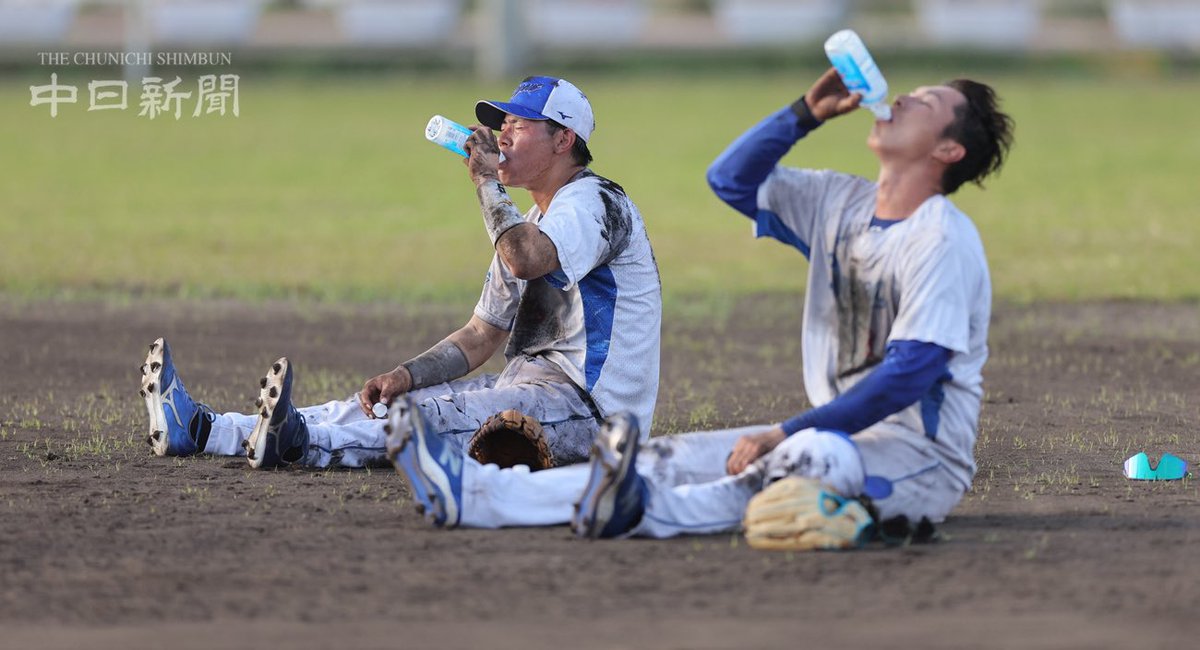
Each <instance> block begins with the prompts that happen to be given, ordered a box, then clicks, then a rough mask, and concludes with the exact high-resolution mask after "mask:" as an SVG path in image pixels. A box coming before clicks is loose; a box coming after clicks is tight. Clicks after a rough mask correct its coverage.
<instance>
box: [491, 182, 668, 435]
mask: <svg viewBox="0 0 1200 650" xmlns="http://www.w3.org/2000/svg"><path fill="white" fill-rule="evenodd" d="M525 219H526V220H527V221H530V222H532V223H535V224H537V225H538V227H539V228H540V229H541V230H542V232H543V233H545V234H546V236H548V237H549V238H550V240H551V241H552V242H554V246H555V248H556V249H557V251H558V261H559V265H560V268H559V270H557V271H554V272H553V273H550V274H548V275H546V276H543V277H541V278H537V279H535V280H529V281H525V280H521V279H519V278H517V277H515V276H514V275H513V274H512V273H510V272H509V270H508V269H507V268H506V267H505V266H504V264H503V263H502V262H501V261H500V259H499V257H498V256H495V257H493V259H492V264H491V268H490V270H489V271H488V277H487V280H486V281H485V283H484V288H483V293H482V295H481V296H480V299H479V303H478V304H477V305H476V307H475V315H476V316H478V317H479V318H480V319H482V320H484V321H486V322H487V323H489V324H491V325H494V326H496V327H499V328H501V329H505V330H509V331H510V332H511V334H510V336H509V341H508V347H507V348H506V350H505V356H506V357H507V358H509V359H512V358H513V357H514V356H517V355H530V356H540V357H543V358H545V359H548V360H550V361H552V362H554V363H555V364H556V365H558V366H559V367H560V368H561V369H562V370H563V372H564V373H566V375H567V376H568V377H570V378H571V380H572V381H573V382H575V384H576V385H577V386H579V387H580V388H583V389H585V390H586V391H587V392H588V393H589V394H590V395H591V397H592V399H593V401H594V402H595V403H596V406H597V407H598V408H599V410H600V411H601V415H603V416H608V415H611V414H612V413H615V412H617V411H625V410H627V411H632V412H633V413H634V415H636V416H637V418H638V420H639V421H640V423H641V431H642V435H643V436H648V435H649V432H650V429H651V424H652V418H653V415H654V405H655V401H656V398H657V395H658V370H659V339H660V328H661V322H662V288H661V284H660V281H659V274H658V266H657V264H656V262H655V260H654V252H653V250H652V249H651V247H650V240H649V238H648V237H647V236H646V228H645V224H644V223H643V222H642V216H641V214H640V213H639V212H638V209H637V207H636V206H635V205H634V204H633V202H632V201H631V200H630V199H629V197H628V196H627V195H626V194H625V190H624V189H622V188H621V186H620V185H617V184H616V183H614V182H612V181H610V180H608V179H606V178H603V177H601V176H597V175H596V174H594V173H592V172H591V171H589V170H584V171H583V172H580V173H579V174H578V175H577V176H576V177H575V178H574V179H572V180H571V182H569V183H567V184H566V185H564V186H563V187H562V188H561V189H559V191H558V192H557V193H556V194H555V195H554V198H553V199H552V200H551V202H550V208H549V210H548V211H547V212H546V214H542V213H541V211H540V210H539V209H538V207H537V206H536V205H535V206H533V207H532V208H530V210H529V211H528V212H527V213H526V214H525Z"/></svg>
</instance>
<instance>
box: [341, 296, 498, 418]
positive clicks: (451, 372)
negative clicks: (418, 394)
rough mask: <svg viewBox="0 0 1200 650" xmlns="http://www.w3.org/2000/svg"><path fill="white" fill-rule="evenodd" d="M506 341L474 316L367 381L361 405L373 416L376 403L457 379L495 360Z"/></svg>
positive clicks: (386, 401) (360, 397)
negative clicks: (418, 353)
mask: <svg viewBox="0 0 1200 650" xmlns="http://www.w3.org/2000/svg"><path fill="white" fill-rule="evenodd" d="M507 338H508V332H506V331H505V330H502V329H500V328H498V327H495V326H493V325H489V324H488V323H486V322H484V321H483V320H480V319H479V317H477V316H471V320H469V321H468V322H467V324H466V325H464V326H462V327H461V328H459V329H458V330H456V331H454V332H453V333H451V334H450V335H449V336H447V337H446V338H444V339H442V340H441V341H440V342H439V343H438V344H437V345H434V346H433V347H432V348H429V349H428V350H426V351H425V352H424V353H422V354H420V355H418V356H416V357H414V358H412V359H410V360H408V361H405V362H404V363H402V364H400V365H399V366H396V368H395V369H394V370H391V371H390V372H385V373H383V374H382V375H379V376H377V377H372V378H371V379H368V380H367V382H366V383H365V384H363V389H362V391H360V392H359V393H358V403H359V406H360V407H361V408H362V410H363V413H365V414H366V415H367V417H374V416H373V415H372V413H371V406H372V405H373V404H375V403H376V402H382V403H383V404H390V403H391V402H392V400H393V399H395V398H396V397H397V396H399V395H403V394H404V393H407V392H408V391H410V390H413V389H416V388H424V387H426V386H433V385H435V384H440V383H443V382H447V381H450V380H452V379H458V378H459V377H462V376H464V375H466V374H467V373H469V372H471V371H473V370H475V369H476V368H478V367H479V366H482V365H483V364H484V363H485V362H487V360H488V359H490V358H492V355H494V354H495V353H496V351H497V350H499V349H500V346H501V345H503V344H504V341H505V339H507Z"/></svg>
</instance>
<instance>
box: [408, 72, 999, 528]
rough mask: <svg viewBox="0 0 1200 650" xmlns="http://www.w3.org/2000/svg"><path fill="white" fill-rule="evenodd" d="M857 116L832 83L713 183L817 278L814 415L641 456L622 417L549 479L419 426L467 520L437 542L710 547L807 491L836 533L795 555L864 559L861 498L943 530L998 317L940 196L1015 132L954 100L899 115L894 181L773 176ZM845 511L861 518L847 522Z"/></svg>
mask: <svg viewBox="0 0 1200 650" xmlns="http://www.w3.org/2000/svg"><path fill="white" fill-rule="evenodd" d="M860 99H861V98H860V97H859V96H858V95H852V94H850V93H849V92H848V91H847V90H846V88H845V86H844V85H843V84H842V82H841V80H840V79H839V78H838V77H837V75H836V73H835V72H834V71H833V70H832V69H830V70H829V71H828V72H827V73H826V74H824V75H823V76H822V77H821V78H820V79H819V80H818V81H817V82H816V83H815V84H814V85H813V86H812V88H810V89H809V91H808V92H807V93H806V95H805V96H804V97H802V98H801V99H799V100H798V101H797V102H796V103H795V104H793V105H792V106H789V107H786V108H784V109H782V110H780V111H778V112H776V113H775V114H773V115H771V116H770V117H768V118H766V119H765V120H763V121H762V122H761V123H759V124H758V125H757V126H755V127H753V128H752V129H750V130H749V131H748V132H746V133H745V134H744V135H743V136H742V137H741V138H739V139H738V140H736V141H735V142H734V143H733V144H732V145H730V147H729V148H728V149H727V150H726V151H725V152H724V153H723V154H721V156H720V157H718V158H717V160H716V161H715V162H714V163H713V164H712V166H711V167H710V169H709V182H710V184H711V185H712V187H713V189H714V190H715V191H716V193H717V195H718V196H720V197H721V198H722V199H723V200H724V201H726V202H727V203H729V204H730V205H731V206H733V207H734V208H735V209H737V211H739V212H741V213H742V214H744V215H746V216H748V217H750V218H751V219H753V220H754V222H755V225H756V233H757V235H758V236H760V237H763V236H769V237H773V238H775V239H777V240H779V241H781V242H783V243H785V244H788V245H791V246H794V247H795V248H796V249H797V250H798V251H799V252H800V253H802V254H803V255H804V256H805V257H806V258H808V260H809V269H808V274H809V279H808V290H807V291H806V293H805V309H804V322H803V332H802V337H803V354H804V358H803V363H804V382H805V389H806V390H807V393H808V395H809V399H810V401H811V402H812V403H813V404H814V405H815V408H812V409H809V410H806V411H803V412H801V413H799V414H797V415H796V416H795V417H793V418H790V419H788V420H787V421H785V422H783V423H781V424H771V425H763V426H753V427H745V428H742V429H732V430H726V431H715V432H704V433H691V434H681V435H675V436H663V437H658V438H653V439H651V440H649V441H648V442H645V443H644V444H642V442H641V439H642V435H643V434H644V430H642V431H640V430H639V422H638V418H635V417H631V416H628V415H621V414H618V415H617V416H614V417H613V418H610V419H609V421H608V422H607V423H606V426H605V427H604V428H603V429H602V430H601V433H600V435H598V436H597V438H596V445H595V447H594V449H593V451H592V459H591V463H590V465H588V466H582V465H580V466H575V467H563V468H558V469H554V470H550V471H547V472H539V473H537V474H521V473H516V472H511V471H500V470H495V469H494V468H492V469H490V471H489V470H488V468H484V469H483V470H480V469H477V468H471V471H457V470H458V469H459V468H456V467H450V466H447V465H445V464H444V463H439V462H437V461H436V459H437V458H438V453H437V451H439V442H438V441H437V440H436V437H432V438H431V437H429V436H426V435H424V430H425V429H424V424H423V422H422V421H421V419H420V413H419V412H417V411H416V410H414V409H410V410H409V411H408V412H407V417H393V420H392V423H391V424H390V426H391V427H392V429H393V435H395V433H394V432H395V431H397V430H399V431H406V432H409V433H406V434H405V435H407V436H408V437H410V438H413V439H416V440H418V441H423V440H426V439H429V443H428V444H424V445H419V446H420V447H421V448H422V449H425V448H428V449H429V450H430V452H429V453H426V454H424V455H423V456H422V457H419V458H417V459H416V461H417V462H414V463H413V464H412V467H413V470H412V471H410V474H412V473H416V474H420V475H426V476H437V477H445V478H443V479H442V480H440V481H437V482H436V483H437V484H439V485H442V486H448V488H449V489H448V491H447V492H446V493H445V494H442V495H440V496H441V499H440V502H442V503H448V504H451V505H453V506H454V507H453V508H452V509H451V508H446V507H442V508H440V509H439V510H438V511H436V512H435V513H434V516H433V517H432V519H433V520H434V523H439V524H442V525H451V526H452V525H470V526H480V527H492V526H506V525H545V524H554V523H562V522H565V521H567V519H568V518H572V525H573V527H574V529H575V531H576V533H578V534H579V535H581V536H586V537H615V536H621V535H628V534H635V535H645V536H652V537H668V536H672V535H678V534H684V533H690V534H699V533H713V532H719V531H726V530H734V529H736V528H737V527H738V526H739V525H741V524H742V521H743V516H744V515H745V513H746V508H747V504H748V503H749V502H750V501H751V499H752V498H753V497H754V496H755V495H756V494H758V493H759V492H760V490H762V489H763V488H764V486H765V485H766V484H767V483H769V482H771V481H773V480H775V479H779V478H783V477H787V476H797V475H798V476H800V477H804V480H808V481H812V482H813V483H815V484H818V485H819V486H820V487H819V489H817V490H816V491H814V492H811V494H814V495H820V500H819V501H817V500H814V501H813V502H812V503H811V507H812V510H811V511H810V512H809V513H808V514H810V515H811V517H808V518H804V517H798V518H795V519H793V522H801V523H803V524H804V525H811V526H813V527H815V528H822V527H824V526H826V524H829V526H828V528H826V529H822V530H820V531H818V532H819V533H820V535H824V537H821V536H820V535H818V536H817V539H816V541H813V540H801V541H799V542H798V543H797V544H795V545H794V548H812V547H813V546H823V545H830V546H841V545H853V544H854V543H858V542H860V541H861V535H862V534H863V533H864V531H866V530H867V529H868V527H869V525H870V517H867V516H866V514H865V511H862V508H861V506H858V505H857V504H854V503H852V502H848V501H846V499H847V498H854V497H859V496H860V495H866V496H868V497H870V498H871V499H872V500H873V501H874V505H875V507H876V508H878V511H877V514H878V515H879V517H881V519H882V520H885V521H896V520H898V519H899V518H900V517H903V518H905V519H907V521H908V523H909V524H911V525H912V526H913V528H914V529H916V528H920V527H919V526H917V524H918V522H920V521H921V520H922V519H928V520H929V521H930V522H934V523H936V522H939V521H941V520H942V519H944V518H945V516H946V515H947V514H948V513H949V512H950V510H951V509H952V508H953V507H954V506H955V505H956V504H957V503H958V501H959V500H960V499H961V498H962V495H963V494H964V493H965V491H966V490H967V489H968V488H969V486H970V484H971V479H972V476H973V473H974V469H975V464H974V457H973V447H974V441H975V435H976V427H977V425H978V416H979V409H980V400H981V397H982V393H983V391H982V387H981V382H982V379H981V374H980V373H981V369H982V367H983V364H984V361H985V360H986V358H987V330H988V320H989V315H990V299H991V285H990V280H989V276H988V268H987V261H986V258H985V256H984V251H983V246H982V244H981V242H980V239H979V235H978V233H977V231H976V230H975V227H974V225H972V223H971V221H970V220H969V219H968V218H967V216H966V215H964V214H963V213H962V212H961V211H959V210H958V209H957V208H956V207H955V206H954V204H953V203H951V202H950V199H949V198H947V196H946V195H948V194H950V193H953V192H954V191H955V190H957V189H958V188H959V186H961V185H962V184H963V183H964V182H969V181H970V182H977V183H978V182H980V181H982V180H983V179H984V178H985V177H987V176H988V175H989V174H991V173H993V172H995V171H997V170H998V169H999V168H1000V166H1001V164H1002V163H1003V160H1004V157H1005V154H1006V152H1007V150H1008V148H1009V146H1010V143H1011V139H1012V135H1011V129H1012V123H1011V120H1010V119H1009V117H1008V116H1007V115H1005V114H1004V113H1002V112H1000V110H999V109H998V106H997V100H996V97H995V94H994V93H993V91H992V89H991V88H989V87H988V86H986V85H983V84H979V83H976V82H973V81H968V80H957V81H953V82H950V83H948V84H946V85H941V86H931V87H922V88H918V89H917V90H916V91H914V92H913V93H911V94H907V95H902V96H900V97H899V98H898V99H897V100H896V102H895V104H894V109H893V118H892V120H891V121H888V122H882V121H880V122H876V123H875V125H874V127H873V129H872V130H871V133H870V136H869V137H868V140H867V143H868V146H869V147H870V148H871V149H872V151H873V152H874V153H875V155H876V157H877V158H878V159H879V162H880V173H879V178H878V181H876V182H872V181H870V180H867V179H864V178H859V177H856V176H850V175H846V174H839V173H835V172H831V171H813V170H804V169H794V168H789V167H784V166H781V165H779V161H780V159H782V157H783V156H784V154H786V153H787V152H788V150H789V149H790V148H791V147H792V146H793V145H794V144H795V143H796V142H797V141H798V140H799V139H801V138H802V137H803V136H804V135H806V134H807V133H808V132H810V131H812V130H813V129H815V128H817V127H818V126H820V125H821V124H822V123H823V122H824V121H826V120H829V119H831V118H834V117H837V116H839V115H842V114H844V113H847V112H849V111H852V110H854V109H856V108H857V107H858V103H859V100H860ZM781 390H784V391H785V392H790V389H788V388H787V387H781ZM401 415H405V413H403V412H400V411H396V412H394V413H393V416H401ZM456 471H457V473H456ZM426 482H428V483H433V482H431V481H426ZM789 483H791V481H790V480H789V481H785V482H782V483H780V485H781V486H786V485H788V484H789ZM481 485H482V486H486V489H483V490H481V489H479V488H480V486H481ZM826 491H827V492H826ZM573 503H574V504H575V509H574V511H573V510H572V504H573ZM435 505H436V504H435ZM851 506H853V507H857V508H858V509H859V511H861V512H863V516H862V517H861V518H855V517H851V516H848V515H847V516H846V517H844V518H841V519H839V520H838V521H833V519H837V518H839V517H841V516H842V514H844V513H846V512H847V510H848V509H849V508H850V507H851ZM787 514H795V513H794V512H788V513H787ZM801 532H805V533H807V532H812V531H801ZM839 535H840V537H839ZM831 540H832V541H831ZM751 541H752V543H753V538H751Z"/></svg>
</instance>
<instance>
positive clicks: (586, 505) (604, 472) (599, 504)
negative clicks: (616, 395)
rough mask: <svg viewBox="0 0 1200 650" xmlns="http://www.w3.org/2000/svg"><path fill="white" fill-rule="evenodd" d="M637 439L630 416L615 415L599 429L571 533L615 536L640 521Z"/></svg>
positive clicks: (642, 500)
mask: <svg viewBox="0 0 1200 650" xmlns="http://www.w3.org/2000/svg"><path fill="white" fill-rule="evenodd" d="M639 438H640V432H639V430H638V423H637V418H635V417H634V416H633V414H631V413H617V414H616V415H613V416H611V417H609V418H608V419H607V420H605V421H604V424H603V425H602V426H601V427H600V431H599V433H597V434H596V439H595V441H594V442H592V453H591V463H590V464H591V470H590V472H589V474H588V482H587V486H586V487H585V488H584V489H583V494H582V495H580V497H579V502H578V503H576V504H575V514H574V516H572V517H571V530H573V531H575V534H576V535H578V536H579V537H587V538H590V539H598V538H607V537H617V536H620V535H624V534H625V533H628V532H629V531H630V530H633V527H634V526H636V525H637V524H638V522H639V521H641V519H642V513H643V512H644V509H645V508H644V504H645V490H646V487H645V482H644V481H643V480H642V477H641V476H639V475H638V473H637V470H636V469H634V463H635V462H636V461H637V453H638V441H639Z"/></svg>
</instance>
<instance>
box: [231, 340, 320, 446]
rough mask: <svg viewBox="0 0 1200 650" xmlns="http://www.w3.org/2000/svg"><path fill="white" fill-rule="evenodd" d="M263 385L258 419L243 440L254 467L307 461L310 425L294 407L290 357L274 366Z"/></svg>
mask: <svg viewBox="0 0 1200 650" xmlns="http://www.w3.org/2000/svg"><path fill="white" fill-rule="evenodd" d="M259 387H260V388H262V392H261V393H260V394H259V396H258V398H257V399H255V400H254V405H255V406H256V407H257V408H258V409H259V411H258V422H255V423H254V430H253V431H251V432H250V437H249V438H247V439H246V440H245V441H244V442H242V447H245V449H246V460H248V461H249V462H250V467H253V468H255V469H264V468H270V467H279V466H281V465H291V464H293V463H298V462H301V461H303V460H304V457H305V455H307V454H308V425H306V424H305V423H304V416H303V415H300V412H299V411H297V410H296V407H295V406H292V365H291V364H290V363H288V360H287V357H283V358H281V359H280V360H279V361H276V362H275V363H274V364H272V365H271V369H270V370H268V371H267V375H266V376H265V377H263V378H262V379H261V380H260V381H259Z"/></svg>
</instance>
